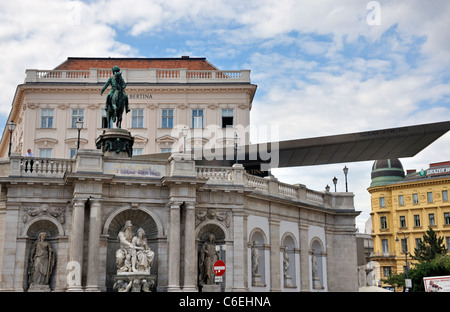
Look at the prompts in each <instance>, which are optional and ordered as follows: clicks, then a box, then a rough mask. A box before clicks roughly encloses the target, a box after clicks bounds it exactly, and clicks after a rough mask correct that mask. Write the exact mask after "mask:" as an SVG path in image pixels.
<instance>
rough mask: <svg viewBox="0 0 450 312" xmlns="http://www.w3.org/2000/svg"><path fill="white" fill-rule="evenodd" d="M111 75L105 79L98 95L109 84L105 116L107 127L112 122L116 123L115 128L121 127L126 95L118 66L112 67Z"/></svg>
mask: <svg viewBox="0 0 450 312" xmlns="http://www.w3.org/2000/svg"><path fill="white" fill-rule="evenodd" d="M112 72H113V75H112V76H111V77H110V78H109V79H108V80H107V81H106V83H105V85H104V86H103V88H102V91H100V95H103V92H104V91H105V90H106V88H108V86H109V85H111V90H110V91H109V93H108V95H107V97H106V105H105V111H106V118H107V128H108V129H110V128H111V127H112V126H113V123H116V126H117V128H121V127H122V114H123V111H124V108H125V112H126V113H128V112H129V111H130V109H129V108H128V95H127V94H126V93H125V88H126V86H127V85H126V84H125V81H124V80H123V78H122V72H121V71H120V68H119V66H114V67H113V68H112Z"/></svg>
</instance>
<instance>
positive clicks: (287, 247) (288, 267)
mask: <svg viewBox="0 0 450 312" xmlns="http://www.w3.org/2000/svg"><path fill="white" fill-rule="evenodd" d="M280 249H281V250H280V258H281V261H280V263H281V264H282V282H283V285H284V287H288V288H295V286H296V283H297V272H296V271H297V267H299V265H298V263H297V255H296V254H297V251H298V245H297V240H296V239H295V236H294V234H292V233H290V232H286V233H284V234H283V236H282V238H281V248H280ZM285 254H287V259H285V256H286V255H285Z"/></svg>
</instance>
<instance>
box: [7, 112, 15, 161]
mask: <svg viewBox="0 0 450 312" xmlns="http://www.w3.org/2000/svg"><path fill="white" fill-rule="evenodd" d="M7 126H8V130H9V151H8V157H10V156H11V144H12V133H13V131H14V129H16V124H15V123H14V122H13V121H12V120H11V121H10V122H8V124H7Z"/></svg>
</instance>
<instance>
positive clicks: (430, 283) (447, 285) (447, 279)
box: [423, 275, 450, 292]
mask: <svg viewBox="0 0 450 312" xmlns="http://www.w3.org/2000/svg"><path fill="white" fill-rule="evenodd" d="M423 282H424V284H425V291H426V292H450V275H449V276H433V277H424V278H423Z"/></svg>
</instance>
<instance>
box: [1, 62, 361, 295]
mask: <svg viewBox="0 0 450 312" xmlns="http://www.w3.org/2000/svg"><path fill="white" fill-rule="evenodd" d="M78 61H79V62H80V63H83V64H84V63H87V64H90V65H89V66H91V65H92V64H94V65H92V66H93V67H92V68H90V69H87V70H86V69H84V68H76V69H74V68H70V69H65V68H64V66H63V65H64V64H65V63H63V64H62V65H61V66H60V67H58V68H57V69H55V70H50V71H39V70H27V77H26V81H25V83H24V84H22V85H20V86H18V88H17V91H16V95H15V98H14V102H13V107H12V110H11V114H10V117H9V120H8V121H11V120H13V121H14V123H16V125H17V126H16V129H15V130H14V132H13V133H12V144H11V156H10V157H9V158H8V157H7V155H8V149H9V148H8V147H9V132H8V130H5V131H4V135H3V138H2V142H1V144H0V152H1V154H2V156H3V157H4V158H3V159H2V160H1V162H0V274H1V275H0V290H1V291H30V290H31V287H30V276H29V271H30V266H31V265H30V263H31V262H30V251H31V247H32V245H33V243H34V242H35V241H36V240H37V238H38V234H39V233H42V232H45V233H46V234H47V241H48V242H49V243H50V245H51V246H52V250H53V251H54V255H55V259H56V261H55V266H54V268H53V271H52V272H51V274H49V280H48V285H49V288H50V289H51V290H52V291H115V290H114V289H113V285H114V276H115V275H116V274H117V273H116V271H117V267H116V263H115V252H116V250H117V249H118V248H119V243H118V240H117V235H118V232H119V230H120V229H121V228H122V226H123V225H124V224H125V222H126V221H127V220H130V221H131V223H132V224H133V231H134V232H136V230H137V229H138V228H142V229H143V230H144V231H145V236H146V238H147V240H148V243H149V246H150V248H151V249H152V250H153V251H154V253H155V260H154V262H153V266H152V268H151V273H152V274H153V275H155V276H156V284H155V288H154V289H155V290H156V291H179V290H182V291H205V289H206V288H205V286H203V284H202V283H201V282H200V281H199V271H200V269H199V262H200V261H199V259H200V250H201V248H202V246H203V244H204V243H205V241H206V240H207V238H208V236H209V235H210V234H213V235H214V237H215V241H214V243H215V244H216V245H217V250H218V258H220V259H221V260H223V261H224V262H225V264H226V272H225V274H224V275H223V277H222V281H221V282H217V283H214V284H215V285H216V287H217V288H218V289H219V290H220V291H286V292H300V291H301V292H311V291H357V288H358V268H357V256H356V238H355V217H356V216H357V215H358V214H359V212H358V211H355V207H354V204H353V193H347V192H346V193H336V192H334V193H330V192H328V191H315V190H310V189H308V188H307V187H306V186H305V185H301V184H298V185H289V184H285V183H282V182H279V181H278V180H277V179H275V178H273V177H265V178H263V177H258V176H254V175H251V174H249V173H248V172H246V170H245V168H244V167H243V165H241V164H234V165H233V166H227V167H223V166H222V167H218V166H212V165H205V163H204V162H203V163H202V165H199V163H196V161H195V160H192V159H190V157H189V156H190V155H188V154H184V153H178V152H182V151H183V145H180V144H178V145H177V148H175V149H174V148H173V147H174V145H175V144H176V143H179V142H180V140H182V139H183V137H180V136H174V133H175V132H173V128H175V127H176V125H188V127H189V128H190V130H191V131H192V130H193V129H194V128H195V127H197V126H199V127H200V128H202V129H203V128H207V126H208V125H214V124H215V125H218V127H217V128H218V129H223V130H221V131H223V132H224V133H227V132H226V130H227V129H230V128H228V127H227V126H231V127H232V128H231V129H233V131H232V132H231V135H230V134H228V133H227V134H224V135H223V137H222V141H221V142H220V143H216V144H217V146H224V145H230V144H231V145H232V144H233V140H234V133H235V132H236V131H237V130H236V129H237V128H238V127H242V128H245V127H247V126H248V125H249V112H250V109H251V105H252V100H253V95H254V93H255V90H256V86H255V85H253V84H251V82H250V74H249V71H219V70H218V69H216V68H214V67H213V66H212V65H211V64H209V63H208V62H207V61H206V60H205V59H187V58H180V59H156V60H154V59H126V60H124V59H113V60H110V59H70V58H69V59H68V61H67V63H70V64H71V66H73V67H76V66H75V65H74V64H78V65H79V64H80V63H77V62H78ZM153 61H158V63H157V64H158V65H157V66H159V68H161V67H162V66H165V67H164V69H156V68H154V67H145V66H152V65H149V64H150V63H151V62H153ZM102 62H103V63H102ZM105 62H110V63H107V64H108V66H103V67H102V65H101V64H106V63H105ZM120 62H125V63H120ZM126 62H128V63H126ZM145 62H148V63H146V64H147V65H142V64H144V63H145ZM190 62H191V63H190ZM195 62H200V63H202V64H203V65H202V66H206V65H208V66H211V67H209V69H198V68H196V69H189V67H188V66H193V65H192V64H193V63H195ZM116 64H118V65H119V66H121V68H122V70H123V73H124V77H125V78H126V81H127V88H126V91H127V93H128V94H129V96H130V108H131V109H132V111H131V112H130V113H129V114H128V115H127V116H126V124H125V126H124V127H123V128H125V129H128V130H129V131H130V132H131V134H132V135H133V136H134V138H135V142H134V146H133V148H135V149H136V150H135V156H133V157H128V156H126V155H123V153H121V154H118V155H114V154H111V153H109V154H108V153H103V152H102V151H101V150H99V149H96V147H95V139H96V137H98V136H99V135H100V134H101V133H102V132H103V130H104V129H103V128H102V108H103V106H104V100H105V95H104V96H103V97H102V96H100V90H101V88H102V85H103V83H104V81H105V80H106V78H104V77H105V76H101V75H106V74H101V73H104V72H106V71H107V70H106V69H108V68H109V67H112V66H114V65H116ZM124 64H127V65H126V66H124ZM154 64H156V63H154ZM162 64H165V65H162ZM189 64H190V65H189ZM205 64H206V65H205ZM78 65H77V66H78ZM84 65H85V64H84ZM84 65H83V66H84ZM110 65H112V66H110ZM133 66H134V68H132V69H130V68H131V67H133ZM155 66H156V65H155ZM167 66H171V68H170V67H169V68H167ZM181 66H183V67H181ZM138 67H139V68H138ZM167 110H172V113H173V115H170V114H168V113H170V112H168V111H167ZM195 110H203V113H202V114H203V118H201V119H198V118H195V117H201V116H199V115H198V111H197V112H196V113H195V114H196V115H194V111H195ZM133 112H134V113H133ZM134 117H143V118H134ZM166 117H172V118H173V119H172V121H171V122H173V124H172V126H173V127H172V128H170V127H166V126H167V125H169V124H167V123H164V122H170V121H168V120H167V118H166ZM49 118H53V119H52V120H51V119H49ZM79 118H82V120H83V122H84V127H83V129H82V130H81V131H80V134H81V135H80V137H81V138H80V143H81V144H80V149H79V150H78V151H77V150H76V145H77V144H76V143H77V142H78V140H77V134H78V131H77V129H76V128H74V127H73V120H75V121H76V119H79ZM164 118H166V119H164ZM50 120H51V121H50ZM141 121H142V123H141ZM200 123H203V124H200ZM141 125H142V127H141ZM201 126H203V127H201ZM178 134H179V132H178ZM210 139H211V137H207V136H204V134H203V135H202V136H201V137H192V138H191V141H190V143H191V146H190V148H191V149H197V147H196V146H197V144H198V146H203V145H205V144H207V143H208V142H209V141H210ZM241 139H242V140H243V141H244V142H247V140H248V137H245V135H244V137H241ZM197 142H198V143H197ZM241 143H242V142H241ZM27 148H30V149H32V150H33V151H34V153H36V156H38V157H34V158H27V157H24V156H23V155H24V153H25V152H26V149H27ZM74 148H75V151H73V149H74ZM166 148H172V150H171V152H172V155H170V156H168V154H165V153H164V154H158V153H159V152H167V151H169V150H166ZM199 148H200V147H199ZM140 154H142V155H140ZM31 161H33V163H31ZM31 168H32V169H33V170H31ZM253 245H254V246H255V247H256V250H257V251H258V253H259V255H260V260H259V265H258V266H257V270H256V272H253V268H254V267H252V247H253ZM253 252H255V250H253ZM286 259H288V261H287V262H286V261H284V260H286Z"/></svg>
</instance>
